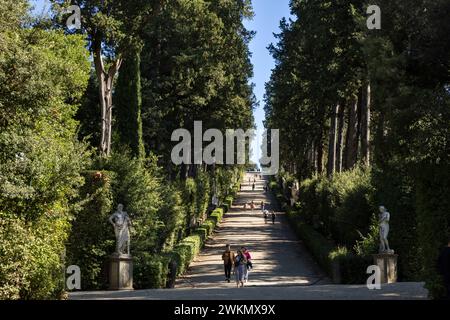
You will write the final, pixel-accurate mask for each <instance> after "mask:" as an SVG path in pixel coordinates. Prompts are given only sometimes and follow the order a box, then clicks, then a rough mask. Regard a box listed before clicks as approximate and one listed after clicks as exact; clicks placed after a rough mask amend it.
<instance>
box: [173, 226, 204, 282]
mask: <svg viewBox="0 0 450 320" xmlns="http://www.w3.org/2000/svg"><path fill="white" fill-rule="evenodd" d="M203 243H204V242H203V241H202V238H201V236H200V235H198V234H193V235H192V236H189V237H187V238H185V239H183V240H182V241H181V242H180V243H179V244H178V245H176V246H175V248H174V250H173V253H174V256H175V260H176V262H177V265H178V270H177V274H178V275H181V274H183V273H184V272H185V271H186V269H187V268H188V267H189V264H190V263H191V262H192V261H193V260H194V258H195V256H196V255H197V254H198V253H199V252H200V249H201V248H202V246H203Z"/></svg>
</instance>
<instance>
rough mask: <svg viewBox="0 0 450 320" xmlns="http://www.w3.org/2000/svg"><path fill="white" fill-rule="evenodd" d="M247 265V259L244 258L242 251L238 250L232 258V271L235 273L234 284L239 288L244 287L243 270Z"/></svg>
mask: <svg viewBox="0 0 450 320" xmlns="http://www.w3.org/2000/svg"><path fill="white" fill-rule="evenodd" d="M246 267H247V260H246V259H245V256H244V253H243V252H242V251H241V250H239V251H238V252H237V254H236V256H235V258H234V271H235V274H236V285H237V287H238V288H239V285H241V288H242V287H244V272H245V268H246Z"/></svg>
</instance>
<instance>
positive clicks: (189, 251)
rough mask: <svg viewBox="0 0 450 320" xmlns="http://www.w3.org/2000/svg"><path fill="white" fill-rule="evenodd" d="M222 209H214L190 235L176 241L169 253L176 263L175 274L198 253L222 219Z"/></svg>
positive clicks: (185, 268) (181, 272)
mask: <svg viewBox="0 0 450 320" xmlns="http://www.w3.org/2000/svg"><path fill="white" fill-rule="evenodd" d="M223 215H224V210H223V209H222V208H218V209H215V210H214V211H213V212H212V214H211V216H210V217H209V218H208V219H207V220H206V221H205V222H204V223H203V224H202V225H201V226H200V227H198V228H196V229H195V230H194V231H193V232H192V235H190V236H189V237H187V238H185V239H183V240H182V241H181V242H180V243H178V244H177V245H176V246H175V248H174V250H173V251H172V253H171V256H172V259H173V260H175V262H176V264H177V275H178V276H179V275H182V274H183V273H185V272H186V270H187V268H188V267H189V265H190V264H191V262H192V261H193V260H194V258H195V257H196V256H197V255H198V254H199V253H200V250H201V249H202V248H203V246H204V244H205V241H206V239H208V237H209V236H210V235H211V234H212V233H213V231H214V228H215V227H216V226H217V225H218V224H219V223H220V222H221V221H222V219H223Z"/></svg>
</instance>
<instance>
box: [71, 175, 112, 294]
mask: <svg viewBox="0 0 450 320" xmlns="http://www.w3.org/2000/svg"><path fill="white" fill-rule="evenodd" d="M84 179H85V184H84V186H83V187H82V188H81V190H80V200H81V208H80V210H79V211H78V212H77V213H76V214H75V216H74V218H73V220H72V229H71V233H70V236H69V239H68V242H67V246H66V251H67V253H66V255H67V261H68V263H69V264H70V265H77V266H79V267H80V271H81V274H82V281H81V286H82V289H83V290H93V289H106V288H107V283H108V278H107V272H108V255H110V254H111V253H113V252H114V249H115V245H114V243H115V238H114V232H113V228H112V226H111V225H110V223H109V222H108V218H109V216H110V214H111V212H112V211H113V207H112V204H113V191H112V187H111V183H112V181H113V180H114V173H111V172H108V171H88V172H86V173H84Z"/></svg>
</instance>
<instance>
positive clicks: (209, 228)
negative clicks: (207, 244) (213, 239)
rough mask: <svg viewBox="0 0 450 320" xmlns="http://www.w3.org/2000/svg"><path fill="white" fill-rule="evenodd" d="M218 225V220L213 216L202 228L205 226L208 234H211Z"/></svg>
mask: <svg viewBox="0 0 450 320" xmlns="http://www.w3.org/2000/svg"><path fill="white" fill-rule="evenodd" d="M215 227H216V222H215V221H214V220H212V219H211V218H208V219H207V220H206V221H205V222H204V223H203V224H202V225H201V228H205V229H206V230H207V234H208V236H210V235H211V234H212V233H213V232H214V228H215Z"/></svg>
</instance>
